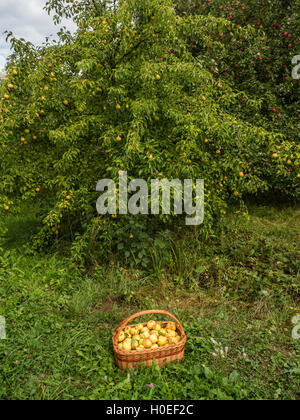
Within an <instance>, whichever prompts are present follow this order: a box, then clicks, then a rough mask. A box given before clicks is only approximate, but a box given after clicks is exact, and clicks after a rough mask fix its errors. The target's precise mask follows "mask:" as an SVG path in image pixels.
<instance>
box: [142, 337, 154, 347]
mask: <svg viewBox="0 0 300 420" xmlns="http://www.w3.org/2000/svg"><path fill="white" fill-rule="evenodd" d="M152 344H153V343H152V341H151V340H150V338H145V339H144V340H143V346H144V347H145V348H146V349H150V348H151V347H152Z"/></svg>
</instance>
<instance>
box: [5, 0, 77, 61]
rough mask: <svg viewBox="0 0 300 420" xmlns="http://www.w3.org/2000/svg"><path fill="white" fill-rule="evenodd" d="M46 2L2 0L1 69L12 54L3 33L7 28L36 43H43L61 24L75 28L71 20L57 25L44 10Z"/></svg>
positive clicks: (41, 0)
mask: <svg viewBox="0 0 300 420" xmlns="http://www.w3.org/2000/svg"><path fill="white" fill-rule="evenodd" d="M45 3H46V0H0V69H1V68H3V67H4V66H5V61H6V58H7V56H8V55H9V54H10V51H9V45H8V44H7V43H6V42H5V35H3V32H4V31H5V30H8V31H12V32H13V33H14V35H15V36H17V37H22V38H25V39H26V40H27V41H31V42H33V43H34V44H41V43H42V42H43V41H44V39H45V37H46V36H49V35H55V34H56V33H57V32H58V31H59V27H60V26H66V27H67V28H68V29H71V30H72V29H74V28H75V27H74V24H73V23H72V22H70V21H69V22H66V21H64V22H63V23H62V24H61V25H60V26H55V25H54V24H53V21H52V18H51V16H49V15H48V13H47V12H46V11H45V10H43V7H44V5H45Z"/></svg>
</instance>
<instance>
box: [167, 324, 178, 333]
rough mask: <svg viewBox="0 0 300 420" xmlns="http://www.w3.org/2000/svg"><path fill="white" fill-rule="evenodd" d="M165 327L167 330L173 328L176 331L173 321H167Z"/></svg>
mask: <svg viewBox="0 0 300 420" xmlns="http://www.w3.org/2000/svg"><path fill="white" fill-rule="evenodd" d="M166 328H167V330H174V331H176V324H175V322H168V323H167V327H166Z"/></svg>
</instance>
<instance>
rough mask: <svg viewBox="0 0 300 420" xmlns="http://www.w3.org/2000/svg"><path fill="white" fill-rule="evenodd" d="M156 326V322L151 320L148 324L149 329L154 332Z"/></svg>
mask: <svg viewBox="0 0 300 420" xmlns="http://www.w3.org/2000/svg"><path fill="white" fill-rule="evenodd" d="M155 325H156V322H155V321H152V320H151V321H149V322H148V324H147V327H148V328H149V330H152V329H153V328H154V327H155Z"/></svg>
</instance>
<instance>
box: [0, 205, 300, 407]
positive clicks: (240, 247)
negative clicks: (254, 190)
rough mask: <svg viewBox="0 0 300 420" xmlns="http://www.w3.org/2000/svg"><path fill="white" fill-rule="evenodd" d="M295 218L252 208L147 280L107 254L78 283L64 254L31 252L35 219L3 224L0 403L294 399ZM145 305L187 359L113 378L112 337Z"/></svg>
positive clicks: (176, 247)
mask: <svg viewBox="0 0 300 420" xmlns="http://www.w3.org/2000/svg"><path fill="white" fill-rule="evenodd" d="M299 220H300V210H299V208H273V207H263V206H261V207H253V208H251V209H250V215H249V217H245V216H237V215H235V214H231V215H229V216H228V217H227V219H226V221H225V224H224V226H225V227H224V228H223V231H222V232H221V233H220V235H219V237H218V238H216V239H215V240H212V241H210V242H209V243H206V244H204V243H203V242H200V241H197V240H196V238H195V237H191V235H190V236H189V237H181V238H179V239H178V240H177V241H174V242H171V243H170V246H169V248H167V249H165V250H163V251H161V252H162V253H163V254H164V255H160V253H159V251H157V252H154V253H153V263H152V266H151V267H150V268H149V269H147V271H140V270H137V269H135V268H130V269H129V268H126V267H124V266H122V265H121V264H120V263H119V262H118V259H117V257H115V259H113V260H111V262H110V264H109V265H105V266H101V264H99V266H97V267H95V269H94V270H93V272H91V273H88V274H85V275H83V274H80V273H79V272H77V271H76V270H75V269H74V268H72V267H71V266H70V262H69V259H68V258H67V257H66V256H64V255H63V254H62V253H58V252H56V253H51V254H48V255H36V254H32V253H30V252H29V251H28V245H27V241H28V238H29V236H30V233H31V232H32V231H33V230H34V229H35V220H34V217H31V216H27V217H26V218H25V219H17V218H11V219H10V220H9V232H8V237H7V240H6V243H5V245H4V246H3V251H2V252H1V255H0V315H3V316H5V318H6V322H7V340H0V398H2V399H157V400H159V399H196V400H199V399H297V398H298V397H299V389H300V387H299V378H300V376H299V374H300V364H299V355H300V352H299V350H300V340H298V341H297V340H293V339H292V335H291V334H292V328H293V325H292V323H291V320H292V318H293V316H295V315H296V314H297V313H300V305H299V272H300V260H299V239H300V224H299ZM195 234H196V233H195ZM297 247H298V249H297ZM153 308H159V309H167V310H169V311H170V312H172V313H174V314H175V315H176V316H177V317H178V318H179V320H180V321H182V324H183V327H184V329H185V331H186V334H187V339H188V340H187V346H186V354H185V358H184V361H183V362H182V363H181V364H170V365H168V366H167V367H164V368H158V367H156V366H153V367H152V368H145V367H143V368H141V369H139V370H137V371H133V372H130V373H129V372H122V371H120V370H119V369H118V368H117V367H116V365H115V362H114V357H113V351H112V344H111V335H112V331H113V330H114V328H115V327H116V326H117V325H118V323H119V322H120V321H121V320H123V319H124V318H125V317H126V316H128V315H130V314H132V313H135V312H137V311H139V310H145V309H153ZM212 338H213V340H214V342H213V340H212ZM215 343H218V344H215ZM221 350H222V351H223V353H224V357H222V355H221V353H222V351H221ZM150 383H153V384H154V387H153V388H149V387H147V384H150Z"/></svg>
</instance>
